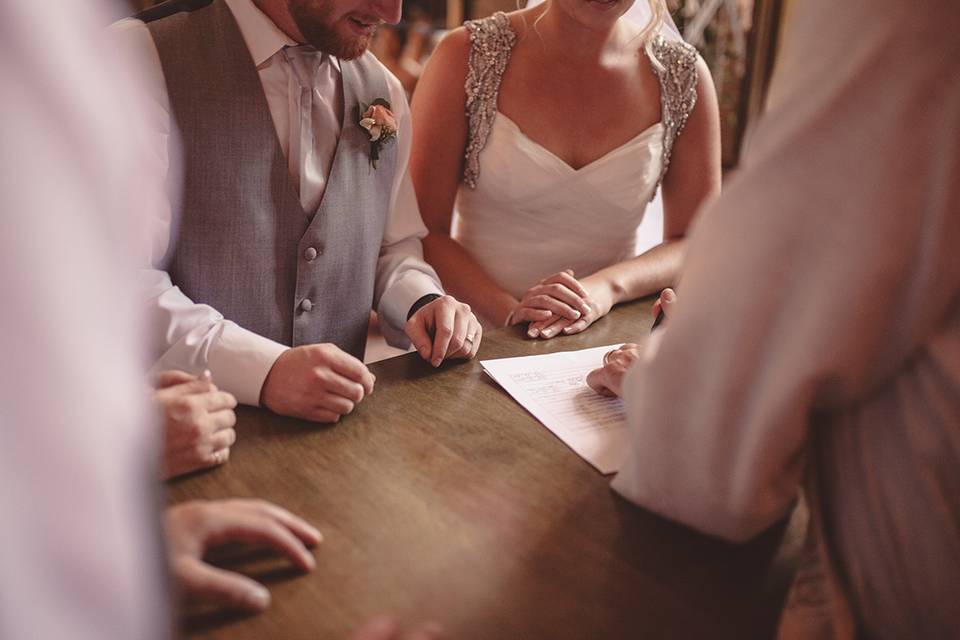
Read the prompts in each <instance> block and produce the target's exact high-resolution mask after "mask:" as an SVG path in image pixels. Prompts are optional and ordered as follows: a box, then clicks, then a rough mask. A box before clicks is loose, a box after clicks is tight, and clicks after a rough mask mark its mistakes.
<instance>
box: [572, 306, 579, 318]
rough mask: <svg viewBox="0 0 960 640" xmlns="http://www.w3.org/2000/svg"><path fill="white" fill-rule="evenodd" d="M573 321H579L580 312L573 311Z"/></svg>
mask: <svg viewBox="0 0 960 640" xmlns="http://www.w3.org/2000/svg"><path fill="white" fill-rule="evenodd" d="M573 319H574V320H579V319H580V312H579V311H577V310H576V309H574V310H573Z"/></svg>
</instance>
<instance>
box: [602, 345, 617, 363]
mask: <svg viewBox="0 0 960 640" xmlns="http://www.w3.org/2000/svg"><path fill="white" fill-rule="evenodd" d="M619 350H620V347H617V348H616V349H610V351H607V352H606V353H605V354H603V366H607V365H608V364H610V358H612V357H613V354H615V353H616V352H617V351H619Z"/></svg>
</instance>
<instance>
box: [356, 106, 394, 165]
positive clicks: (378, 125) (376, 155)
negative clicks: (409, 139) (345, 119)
mask: <svg viewBox="0 0 960 640" xmlns="http://www.w3.org/2000/svg"><path fill="white" fill-rule="evenodd" d="M359 124H360V127H361V128H363V129H364V130H365V131H366V132H367V133H369V134H370V164H372V165H373V168H374V169H376V168H377V164H378V163H379V162H380V151H382V150H383V149H384V148H386V147H388V146H390V144H391V143H393V141H394V140H395V139H396V138H397V119H396V118H395V117H394V115H393V112H392V111H391V110H390V103H389V102H387V101H386V100H384V99H383V98H377V99H376V100H374V101H373V102H371V103H370V104H369V105H365V104H363V103H362V102H361V103H360V123H359Z"/></svg>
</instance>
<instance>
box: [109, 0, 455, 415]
mask: <svg viewBox="0 0 960 640" xmlns="http://www.w3.org/2000/svg"><path fill="white" fill-rule="evenodd" d="M226 3H227V5H228V7H229V8H230V10H231V12H232V13H233V15H234V17H235V18H236V20H237V25H238V26H239V28H240V33H241V35H242V36H243V39H244V42H246V44H247V48H248V49H249V51H250V55H251V57H252V59H253V61H254V64H255V65H256V68H257V72H258V74H259V76H260V81H261V83H262V85H263V90H264V94H265V96H266V99H267V105H268V107H269V109H270V115H271V117H272V118H273V123H274V126H275V127H276V130H277V137H278V139H279V141H280V145H281V147H282V149H283V153H284V154H285V156H286V157H287V159H288V168H289V170H290V175H291V178H292V179H293V180H294V183H295V184H298V186H299V180H300V176H301V175H303V176H305V179H308V180H312V181H315V183H314V184H312V185H311V186H312V189H311V191H312V192H313V193H316V194H322V192H323V187H324V183H325V182H326V179H327V176H328V175H329V173H330V167H331V165H332V163H333V156H334V152H335V150H336V145H337V139H338V136H339V132H340V129H341V123H342V118H343V114H342V113H339V111H340V108H339V107H338V106H337V105H340V104H341V98H340V95H341V91H342V89H341V83H340V65H339V61H338V60H337V59H336V58H333V57H331V56H325V62H324V64H323V65H322V66H321V68H320V71H319V72H318V73H317V74H316V75H315V82H316V86H315V89H314V95H313V99H314V101H315V102H316V103H319V104H320V105H321V106H322V107H323V106H324V105H325V107H323V108H321V111H324V112H325V115H324V120H325V121H326V122H329V126H330V130H329V133H324V135H320V136H317V140H316V147H315V153H314V154H312V156H311V158H312V159H313V160H314V161H315V164H312V165H311V166H309V167H305V168H304V171H303V172H302V174H301V171H300V167H299V153H291V149H293V150H294V151H296V145H297V144H298V143H297V139H298V134H299V132H298V130H297V128H296V124H295V123H296V122H297V121H298V117H299V116H298V113H299V84H298V82H297V78H296V76H295V74H294V71H293V69H292V68H291V65H290V64H289V63H288V62H287V60H286V59H285V57H284V56H283V53H282V50H283V48H284V47H285V46H294V45H296V44H297V43H296V42H294V41H293V40H292V39H291V38H290V37H289V36H287V35H286V34H285V33H284V32H283V31H281V30H280V29H279V28H278V27H277V26H276V25H275V24H274V23H273V21H272V20H270V18H268V17H267V16H266V15H265V14H263V13H262V12H261V11H260V10H259V9H258V8H257V7H256V6H255V5H254V4H253V2H252V1H251V0H226ZM111 32H112V34H113V37H115V38H116V39H117V42H118V44H119V45H120V46H121V47H122V48H123V49H124V50H126V51H129V52H130V53H131V54H132V55H137V56H141V57H144V58H145V59H146V64H147V67H148V76H147V82H148V84H149V87H150V91H151V95H152V97H153V101H152V104H151V105H150V107H149V109H148V111H149V113H148V116H149V119H150V122H151V128H152V130H153V131H154V133H155V141H154V142H155V144H154V146H155V157H154V160H155V162H156V166H155V168H154V170H155V171H157V172H158V173H160V174H162V175H167V174H168V173H170V172H171V171H174V170H175V169H171V167H172V166H174V167H175V165H173V164H172V163H171V162H170V158H169V155H168V142H169V139H170V136H175V135H176V130H175V125H174V123H173V122H172V118H171V113H170V103H169V96H168V94H167V87H166V82H165V81H164V77H163V70H162V67H161V64H160V58H159V55H158V53H157V49H156V45H155V44H154V42H153V38H152V37H151V36H150V32H149V30H148V29H147V27H146V25H145V24H143V23H142V22H140V21H137V20H124V21H121V22H118V23H116V24H115V25H113V27H111ZM383 71H384V73H385V74H386V76H387V79H388V84H389V87H390V103H391V105H392V106H393V112H394V114H395V116H396V118H397V122H398V127H399V132H398V136H397V154H398V155H397V157H398V164H397V173H396V177H395V179H394V184H393V193H392V197H391V205H390V210H389V212H388V214H387V222H386V227H385V230H384V238H383V244H382V246H381V251H380V258H379V262H378V264H377V275H376V282H375V287H374V305H375V306H376V309H377V312H378V313H379V315H380V318H381V323H380V324H381V328H382V330H383V333H384V336H385V337H386V338H387V341H388V342H389V343H390V344H392V345H394V346H399V347H403V348H406V347H407V346H408V345H409V340H408V339H407V337H406V334H405V333H404V332H403V326H404V324H405V322H406V315H407V311H408V310H409V309H410V307H411V305H412V304H413V303H414V302H416V300H417V299H419V298H420V297H421V296H423V295H426V294H428V293H442V289H441V286H440V280H439V278H438V277H437V275H436V273H435V272H434V270H433V269H432V268H431V267H430V266H429V265H427V264H426V262H424V261H423V250H422V246H421V243H420V239H421V238H423V237H424V236H425V235H426V233H427V231H426V227H424V225H423V220H422V219H421V217H420V211H419V208H418V207H417V201H416V195H415V194H414V191H413V183H412V181H411V180H410V175H409V173H408V172H407V161H408V159H409V157H410V143H411V139H412V122H411V118H410V108H409V106H408V104H407V100H406V96H405V94H404V92H403V87H402V86H401V85H400V82H399V81H398V80H397V79H396V78H395V77H394V76H393V75H392V74H391V73H390V72H389V71H387V70H386V68H384V70H383ZM174 177H175V178H176V177H178V176H174ZM316 200H317V202H319V197H317V198H316ZM173 208H174V207H172V206H171V203H170V202H169V201H167V202H166V203H164V206H162V207H160V208H159V209H158V210H157V211H155V212H151V214H150V218H151V220H152V221H153V225H152V232H151V235H150V243H151V247H150V262H151V265H152V267H153V268H152V269H150V270H147V271H146V272H145V273H144V287H145V291H146V297H147V301H148V305H149V311H150V316H151V318H150V320H151V323H152V325H153V331H152V332H151V336H152V337H153V344H152V348H153V352H154V353H155V354H156V355H157V356H158V360H157V362H156V363H155V365H154V369H155V370H161V369H169V368H180V369H187V370H193V371H197V370H201V369H203V368H209V369H211V370H212V371H213V372H214V375H215V377H216V379H217V384H218V385H219V386H220V387H222V388H224V389H226V390H228V391H231V392H232V393H234V394H235V395H236V396H237V398H238V399H239V401H240V402H242V403H244V404H250V405H256V404H259V400H260V389H261V387H262V386H263V382H264V380H265V379H266V377H267V374H268V373H269V372H270V368H271V367H272V366H273V363H274V362H275V361H276V359H277V358H278V357H279V356H280V354H281V353H283V352H284V351H285V350H286V349H288V347H287V346H285V345H282V344H279V343H277V342H274V341H272V340H269V339H267V338H264V337H262V336H259V335H257V334H255V333H253V332H251V331H249V330H247V329H244V328H243V327H240V326H239V325H237V324H236V323H235V322H232V321H230V320H229V319H227V318H224V317H223V315H222V314H221V313H219V312H218V311H217V310H216V309H213V308H212V307H210V306H209V305H205V304H203V303H202V301H198V302H194V301H193V300H191V299H190V298H188V297H187V296H186V295H185V294H184V293H183V292H182V291H181V290H180V289H179V288H178V287H177V286H176V285H175V283H173V282H172V281H171V280H170V276H169V275H168V274H167V273H166V271H163V270H162V269H161V265H160V261H161V259H162V257H163V255H164V254H165V253H166V251H167V249H168V247H169V243H170V237H171V235H170V230H171V227H172V224H171V221H172V210H173Z"/></svg>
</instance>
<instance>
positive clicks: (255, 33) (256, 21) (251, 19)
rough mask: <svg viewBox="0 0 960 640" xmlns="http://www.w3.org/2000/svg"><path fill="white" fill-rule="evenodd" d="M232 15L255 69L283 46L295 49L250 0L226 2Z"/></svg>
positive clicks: (290, 41)
mask: <svg viewBox="0 0 960 640" xmlns="http://www.w3.org/2000/svg"><path fill="white" fill-rule="evenodd" d="M226 2H227V6H228V7H230V11H231V12H232V13H233V17H234V19H236V21H237V26H238V27H240V33H241V34H242V35H243V41H244V42H246V43H247V49H249V50H250V56H251V57H252V58H253V64H254V65H255V66H257V67H259V66H260V65H262V64H263V63H264V62H266V61H267V60H269V59H270V57H271V56H273V54H275V53H276V52H277V51H280V50H281V49H283V48H284V47H285V46H291V47H295V46H297V43H296V42H294V40H293V39H292V38H291V37H290V36H288V35H287V34H285V33H284V32H283V30H282V29H280V27H278V26H277V25H276V24H274V22H273V20H271V19H270V18H268V17H267V16H266V14H264V13H263V12H262V11H260V9H259V8H258V7H257V6H256V5H255V4H253V1H252V0H226Z"/></svg>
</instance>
